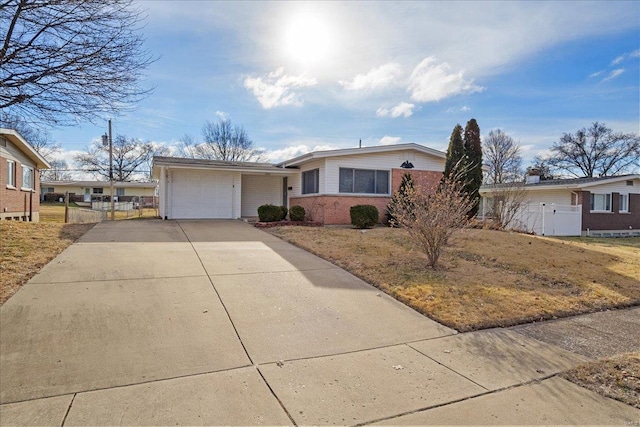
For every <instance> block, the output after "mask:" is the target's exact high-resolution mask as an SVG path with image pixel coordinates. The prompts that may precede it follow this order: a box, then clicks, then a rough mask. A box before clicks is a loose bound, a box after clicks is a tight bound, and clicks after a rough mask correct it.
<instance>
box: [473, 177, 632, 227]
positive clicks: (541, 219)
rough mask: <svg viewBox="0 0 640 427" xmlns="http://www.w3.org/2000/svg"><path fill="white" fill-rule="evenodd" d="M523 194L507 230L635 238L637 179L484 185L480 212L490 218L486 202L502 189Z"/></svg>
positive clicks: (535, 180) (532, 180)
mask: <svg viewBox="0 0 640 427" xmlns="http://www.w3.org/2000/svg"><path fill="white" fill-rule="evenodd" d="M509 188H511V189H514V188H518V190H517V191H523V192H524V199H523V200H524V202H523V203H522V207H521V209H519V211H518V212H517V214H516V217H515V220H514V223H513V224H511V228H514V229H520V230H523V231H527V232H533V233H536V234H540V235H557V236H563V235H564V236H580V235H582V236H602V235H604V236H615V235H637V236H640V175H639V174H630V175H620V176H608V177H597V178H576V179H553V180H540V179H539V177H538V176H536V175H532V176H528V177H527V180H526V182H525V183H523V184H520V185H519V186H517V187H514V185H513V184H499V185H495V186H491V185H485V186H482V187H481V188H480V195H481V197H482V201H483V203H482V206H481V207H480V212H481V213H484V215H485V216H487V217H489V216H491V209H492V206H493V202H492V199H494V198H495V197H498V198H500V197H504V195H505V194H506V191H507V189H509Z"/></svg>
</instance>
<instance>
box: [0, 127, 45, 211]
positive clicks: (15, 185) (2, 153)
mask: <svg viewBox="0 0 640 427" xmlns="http://www.w3.org/2000/svg"><path fill="white" fill-rule="evenodd" d="M49 167H50V165H49V163H48V162H47V161H46V160H45V159H44V157H42V156H41V155H40V154H39V153H38V152H37V151H36V150H35V149H34V148H33V147H32V146H31V144H29V142H27V141H26V140H25V139H24V138H23V137H22V136H21V135H20V134H19V133H18V132H17V131H15V130H13V129H2V128H0V219H12V220H22V221H34V222H37V221H39V220H40V197H38V193H37V191H38V188H39V184H40V182H39V180H40V173H39V171H40V169H49Z"/></svg>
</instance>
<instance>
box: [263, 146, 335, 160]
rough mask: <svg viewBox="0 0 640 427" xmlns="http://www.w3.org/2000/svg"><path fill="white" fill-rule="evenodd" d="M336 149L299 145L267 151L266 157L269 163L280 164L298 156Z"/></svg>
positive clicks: (332, 147)
mask: <svg viewBox="0 0 640 427" xmlns="http://www.w3.org/2000/svg"><path fill="white" fill-rule="evenodd" d="M336 148H337V147H334V146H332V145H307V144H298V145H292V146H289V147H286V148H281V149H278V150H267V151H265V154H264V157H265V158H266V161H267V162H271V163H279V162H283V161H285V160H290V159H293V158H295V157H298V156H302V155H303V154H307V153H311V152H312V151H326V150H334V149H336Z"/></svg>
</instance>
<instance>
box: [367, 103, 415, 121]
mask: <svg viewBox="0 0 640 427" xmlns="http://www.w3.org/2000/svg"><path fill="white" fill-rule="evenodd" d="M414 108H415V104H409V103H408V102H401V103H400V104H398V105H396V106H395V107H391V108H382V107H380V108H378V110H377V111H376V115H377V116H378V117H387V116H391V117H393V118H397V117H400V116H402V117H411V116H412V115H413V109H414Z"/></svg>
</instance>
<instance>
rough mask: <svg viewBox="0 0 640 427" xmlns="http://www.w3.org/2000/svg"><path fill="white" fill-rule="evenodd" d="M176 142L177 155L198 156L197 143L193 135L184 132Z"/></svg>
mask: <svg viewBox="0 0 640 427" xmlns="http://www.w3.org/2000/svg"><path fill="white" fill-rule="evenodd" d="M178 142H179V145H178V155H179V156H180V157H187V158H191V159H197V158H198V149H197V148H196V146H197V143H196V141H195V139H194V138H193V136H191V135H189V134H186V133H185V134H184V135H183V136H182V138H180V139H179V141H178Z"/></svg>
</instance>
